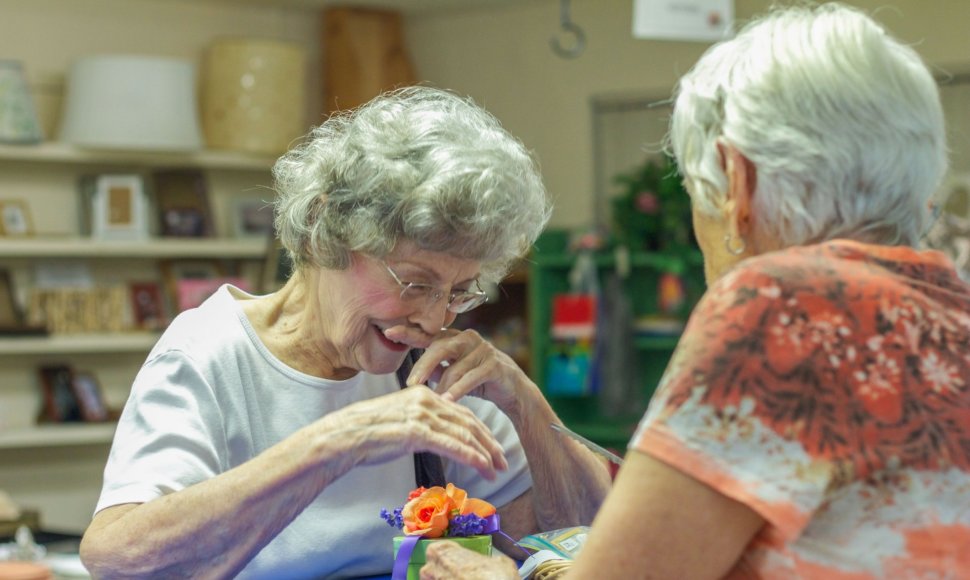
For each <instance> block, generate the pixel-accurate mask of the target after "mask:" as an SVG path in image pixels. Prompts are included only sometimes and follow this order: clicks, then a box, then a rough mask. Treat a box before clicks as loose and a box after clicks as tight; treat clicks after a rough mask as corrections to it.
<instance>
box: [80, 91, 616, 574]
mask: <svg viewBox="0 0 970 580" xmlns="http://www.w3.org/2000/svg"><path fill="white" fill-rule="evenodd" d="M274 175H275V178H276V182H277V189H278V198H277V200H276V225H277V229H278V231H279V234H280V239H281V241H282V243H283V245H284V246H285V247H286V249H287V250H288V253H289V255H290V257H291V258H292V260H293V263H294V264H295V273H294V274H293V276H292V277H291V279H290V280H289V281H288V282H287V283H286V285H285V286H284V287H283V288H282V289H281V290H279V291H278V292H275V293H273V294H270V295H266V296H252V295H249V294H246V293H244V292H241V291H240V290H239V289H236V288H233V287H231V286H224V287H223V288H221V289H220V290H219V291H218V292H216V293H215V295H213V296H212V297H211V298H209V299H208V300H207V301H206V302H205V303H203V304H202V305H201V306H200V307H199V308H197V309H194V310H190V311H187V312H184V313H182V314H181V315H179V316H178V317H177V318H176V320H175V321H174V322H173V323H172V324H171V326H170V327H169V328H168V329H167V330H166V332H165V334H164V336H163V337H162V338H161V339H160V341H159V343H158V345H157V346H156V347H155V348H154V349H153V351H152V352H151V353H150V355H149V357H148V360H147V361H146V362H145V364H144V366H143V368H142V369H141V371H140V372H139V374H138V376H137V378H136V379H135V382H134V386H133V388H132V393H131V397H130V399H129V401H128V403H127V405H126V406H125V409H124V413H123V415H122V417H121V421H120V423H119V426H118V431H117V434H116V437H115V441H114V444H113V446H112V449H111V455H110V458H109V460H108V464H107V467H106V470H105V483H104V489H103V491H102V495H101V498H100V500H99V502H98V505H97V508H96V510H97V511H96V515H95V517H94V520H93V522H92V524H91V526H90V527H89V529H88V530H87V533H86V534H85V536H84V539H83V543H82V546H81V554H82V558H83V561H84V563H85V565H86V566H87V567H88V568H89V569H90V570H91V571H92V572H93V573H94V575H96V576H99V577H121V576H138V577H151V578H170V577H192V578H202V577H206V578H208V577H219V578H225V577H233V576H236V575H238V576H239V577H246V578H288V579H293V578H320V577H353V576H364V575H374V574H387V573H389V571H390V568H391V564H392V560H393V559H392V557H391V538H392V536H393V535H394V534H395V533H396V531H395V530H394V529H393V528H391V527H388V526H387V524H386V523H385V522H384V521H382V520H381V518H380V510H381V508H383V507H393V506H397V505H401V504H402V503H403V502H404V500H405V499H406V498H407V496H408V493H409V492H410V491H411V490H412V489H414V488H415V487H416V486H417V485H433V484H436V485H444V484H445V483H446V482H449V483H454V484H455V485H457V486H458V487H460V488H463V489H464V490H465V491H466V492H467V493H468V494H469V496H471V497H476V498H480V499H484V500H486V501H489V502H490V503H492V504H494V505H495V506H496V507H497V508H498V513H499V515H500V517H501V522H502V528H503V530H504V531H505V532H506V533H508V534H510V535H513V536H516V537H518V536H521V535H523V534H527V533H530V532H532V531H535V530H536V529H538V528H540V527H541V528H546V529H548V528H556V527H561V526H565V525H575V524H579V523H581V522H584V521H585V522H590V521H591V520H592V517H593V515H594V514H595V512H596V509H597V508H598V507H599V503H600V501H601V499H602V498H603V497H604V496H605V494H606V491H607V488H608V486H609V475H608V472H607V470H606V468H605V466H604V465H603V464H602V463H601V462H600V461H599V460H598V459H596V458H595V456H593V455H592V454H591V453H589V452H588V451H586V450H585V449H583V448H582V447H580V446H578V445H572V444H571V443H567V444H565V445H564V442H563V440H561V439H557V438H555V435H556V434H555V433H554V432H553V431H552V430H550V429H549V428H548V425H549V423H551V422H556V421H558V419H557V418H556V416H555V414H554V413H553V412H552V410H551V408H550V407H549V405H548V404H547V403H546V402H545V400H544V399H543V398H542V396H541V394H540V391H539V389H538V388H537V387H536V385H535V384H534V383H532V382H531V381H530V380H529V379H528V377H527V376H526V375H525V374H524V373H523V372H522V370H521V369H519V367H518V366H517V365H516V364H515V363H514V362H513V361H512V360H511V359H510V358H509V357H508V356H507V355H505V354H503V353H502V352H500V351H498V350H497V349H496V348H494V347H493V346H492V345H491V344H489V343H488V342H486V341H484V340H483V339H482V337H481V336H479V335H478V334H477V333H475V332H474V331H471V330H466V331H456V330H449V329H448V327H449V326H450V325H451V324H452V323H453V322H454V321H455V317H456V316H458V315H459V314H461V313H463V312H467V311H469V310H471V309H472V308H475V307H476V306H478V305H480V304H482V302H484V300H485V295H484V293H483V291H482V285H484V284H485V283H490V282H496V281H498V280H499V279H500V278H501V277H502V276H503V275H504V274H505V272H506V271H507V269H508V268H509V266H510V264H511V262H512V261H513V260H514V259H515V258H516V257H518V256H520V255H521V254H522V253H523V252H525V251H526V250H527V249H528V248H529V247H530V246H531V244H532V242H533V241H534V240H535V238H536V237H537V236H538V234H539V232H540V231H541V229H542V228H543V227H544V225H545V223H546V221H547V219H548V216H549V211H550V210H549V203H548V201H547V198H546V195H545V190H544V188H543V186H542V182H541V179H540V176H539V174H538V170H537V167H536V164H535V162H534V160H533V159H532V157H531V156H530V155H529V154H528V152H527V151H526V150H525V149H524V148H523V146H522V144H521V143H519V142H518V141H517V140H516V139H514V138H513V137H511V136H510V135H509V134H508V133H507V132H506V131H505V130H504V129H502V128H501V126H500V125H499V123H498V122H497V120H496V119H495V118H494V117H492V116H491V115H490V114H488V113H487V112H485V111H484V110H482V109H481V108H479V107H477V106H476V105H475V104H473V103H472V102H471V101H470V100H468V99H465V98H460V97H458V96H456V95H454V94H452V93H450V92H447V91H443V90H437V89H432V88H409V89H402V90H399V91H396V92H392V93H388V94H385V95H382V96H380V97H378V98H376V99H374V100H373V101H371V102H370V103H368V104H366V105H364V106H363V107H361V108H359V109H357V110H355V111H353V112H351V113H349V114H342V115H337V116H334V117H332V118H330V119H329V120H327V121H326V122H325V123H324V124H323V125H321V126H320V127H318V128H317V129H316V130H315V131H314V132H313V133H312V134H311V135H310V137H309V139H308V140H307V141H306V142H305V143H304V144H303V145H302V146H300V147H298V148H296V149H295V150H293V151H291V152H290V153H288V154H287V155H285V156H284V157H282V158H281V159H280V160H279V161H278V162H277V164H276V166H275V168H274ZM419 351H423V354H422V355H421V356H420V358H418V357H416V356H415V354H416V353H418V352H419ZM415 359H417V360H416V361H415ZM429 383H430V384H431V385H433V386H434V387H435V389H436V391H435V390H432V389H429V388H427V387H426V386H425V385H427V384H429ZM469 394H471V395H475V396H473V397H469V396H466V395H469ZM543 427H545V428H543ZM533 489H541V490H542V493H537V492H534V491H533Z"/></svg>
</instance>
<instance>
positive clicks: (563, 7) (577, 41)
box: [549, 0, 586, 58]
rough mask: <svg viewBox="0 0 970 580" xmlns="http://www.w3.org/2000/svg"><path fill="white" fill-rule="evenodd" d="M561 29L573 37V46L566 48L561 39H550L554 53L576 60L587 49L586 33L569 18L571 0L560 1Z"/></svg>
mask: <svg viewBox="0 0 970 580" xmlns="http://www.w3.org/2000/svg"><path fill="white" fill-rule="evenodd" d="M559 28H560V29H561V30H562V32H565V33H566V34H568V35H570V36H572V46H569V47H564V46H563V45H562V43H560V42H559V38H558V37H556V36H553V37H552V38H550V39H549V46H551V47H552V51H553V52H555V53H556V54H558V55H559V56H560V57H562V58H576V57H577V56H579V55H580V54H582V52H583V49H585V48H586V33H585V32H583V29H582V28H580V27H579V26H578V25H577V24H576V23H575V22H573V21H572V19H570V17H569V0H559Z"/></svg>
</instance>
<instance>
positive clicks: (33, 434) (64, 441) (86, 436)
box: [0, 422, 117, 449]
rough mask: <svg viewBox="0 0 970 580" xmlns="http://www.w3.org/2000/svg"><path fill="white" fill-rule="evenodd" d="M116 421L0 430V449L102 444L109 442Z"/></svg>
mask: <svg viewBox="0 0 970 580" xmlns="http://www.w3.org/2000/svg"><path fill="white" fill-rule="evenodd" d="M115 427H117V423H113V422H112V423H70V424H68V423H64V424H59V425H38V426H36V427H22V428H18V429H5V430H0V449H24V448H30V447H69V446H74V445H103V444H106V443H110V442H111V438H112V437H114V433H115Z"/></svg>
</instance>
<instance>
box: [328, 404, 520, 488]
mask: <svg viewBox="0 0 970 580" xmlns="http://www.w3.org/2000/svg"><path fill="white" fill-rule="evenodd" d="M310 429H320V430H321V432H322V433H321V434H322V435H323V437H324V438H325V439H326V440H325V441H322V442H321V444H322V445H325V446H326V448H332V447H333V446H336V447H337V449H338V451H337V452H338V453H339V454H340V456H341V458H342V459H345V460H348V461H350V462H351V464H350V465H346V467H347V469H350V468H352V467H353V466H356V465H373V464H378V463H383V462H385V461H388V460H391V459H395V458H397V457H400V456H402V455H404V454H408V453H416V452H422V451H429V452H432V453H435V454H437V455H440V456H442V457H446V458H448V459H450V460H452V461H458V462H460V463H463V464H466V465H469V466H471V467H473V468H475V469H477V470H478V472H479V473H481V474H482V476H483V477H485V478H486V479H488V480H490V481H491V480H494V479H495V477H496V473H497V472H498V471H504V470H506V469H508V462H507V461H506V459H505V454H504V452H503V450H502V446H501V445H500V444H499V442H498V441H497V440H496V439H495V437H494V436H493V435H492V433H491V431H489V429H488V427H486V426H485V424H484V423H483V422H482V421H481V420H480V419H479V418H478V417H476V416H475V414H474V413H472V412H471V411H470V410H469V409H468V408H466V407H464V406H463V405H460V404H458V403H454V402H452V401H449V400H447V399H444V398H442V397H441V396H440V395H438V394H437V393H435V392H434V391H432V390H431V389H429V388H427V387H426V386H424V385H415V386H412V387H408V388H406V389H402V390H400V391H398V392H395V393H391V394H388V395H384V396H382V397H377V398H374V399H368V400H366V401H360V402H358V403H354V404H353V405H349V406H347V407H345V408H343V409H341V410H339V411H335V412H333V413H331V414H329V415H327V416H326V417H324V418H322V419H320V420H319V421H317V422H316V423H314V424H313V425H312V426H311V427H310Z"/></svg>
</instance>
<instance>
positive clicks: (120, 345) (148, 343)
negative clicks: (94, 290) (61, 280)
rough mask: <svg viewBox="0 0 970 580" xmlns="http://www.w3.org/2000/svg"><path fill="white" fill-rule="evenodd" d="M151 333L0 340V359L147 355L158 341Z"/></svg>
mask: <svg viewBox="0 0 970 580" xmlns="http://www.w3.org/2000/svg"><path fill="white" fill-rule="evenodd" d="M159 336H160V334H158V333H155V332H125V333H106V334H67V335H52V336H18V337H3V338H0V356H11V355H27V354H82V353H83V354H90V353H124V352H128V353H137V352H145V353H147V352H148V351H149V350H151V348H152V347H153V346H155V343H156V342H158V337H159Z"/></svg>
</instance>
